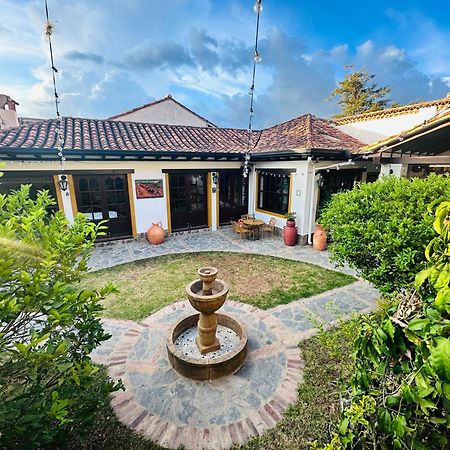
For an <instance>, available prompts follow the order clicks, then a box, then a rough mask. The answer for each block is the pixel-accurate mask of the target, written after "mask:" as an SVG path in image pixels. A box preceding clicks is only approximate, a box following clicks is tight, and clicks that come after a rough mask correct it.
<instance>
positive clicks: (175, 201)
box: [169, 173, 208, 231]
mask: <svg viewBox="0 0 450 450" xmlns="http://www.w3.org/2000/svg"><path fill="white" fill-rule="evenodd" d="M206 177H207V173H169V192H170V218H171V224H172V230H173V231H184V230H191V229H195V228H204V227H207V226H208V202H207V200H208V199H207V192H206V188H207V182H206Z"/></svg>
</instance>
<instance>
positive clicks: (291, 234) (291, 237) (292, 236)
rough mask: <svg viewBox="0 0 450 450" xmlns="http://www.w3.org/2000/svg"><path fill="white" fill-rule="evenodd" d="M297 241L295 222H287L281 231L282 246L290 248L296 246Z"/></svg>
mask: <svg viewBox="0 0 450 450" xmlns="http://www.w3.org/2000/svg"><path fill="white" fill-rule="evenodd" d="M297 239H298V229H297V227H296V226H295V220H287V221H286V226H285V227H284V230H283V240H284V245H288V246H289V247H292V246H293V245H295V244H297Z"/></svg>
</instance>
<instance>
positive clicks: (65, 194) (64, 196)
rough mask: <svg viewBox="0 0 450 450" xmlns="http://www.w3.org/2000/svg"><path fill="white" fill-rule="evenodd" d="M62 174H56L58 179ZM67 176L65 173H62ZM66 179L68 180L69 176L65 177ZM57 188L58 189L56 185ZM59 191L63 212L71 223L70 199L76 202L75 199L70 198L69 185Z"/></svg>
mask: <svg viewBox="0 0 450 450" xmlns="http://www.w3.org/2000/svg"><path fill="white" fill-rule="evenodd" d="M62 176H63V175H58V180H61V177H62ZM64 176H66V177H67V175H64ZM66 181H67V182H69V177H67V178H66ZM57 189H60V187H59V186H58V187H57ZM60 192H61V200H62V204H63V209H64V214H65V215H66V217H67V219H68V220H69V222H70V223H73V216H74V214H73V209H72V201H73V202H74V203H75V204H76V199H75V198H74V199H72V198H71V196H70V189H69V186H67V189H66V190H65V191H60Z"/></svg>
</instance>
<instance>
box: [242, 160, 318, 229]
mask: <svg viewBox="0 0 450 450" xmlns="http://www.w3.org/2000/svg"><path fill="white" fill-rule="evenodd" d="M312 167H313V166H312V164H311V163H310V162H308V161H279V162H278V161H276V162H275V161H274V162H261V163H257V164H256V166H255V169H256V170H258V169H261V170H263V169H267V170H269V169H286V170H294V172H292V173H291V191H290V196H291V197H290V203H291V212H295V213H296V214H297V219H296V225H297V228H298V234H299V235H302V236H304V235H306V234H308V230H309V228H310V227H309V221H310V214H309V206H310V204H311V198H310V196H311V183H312V182H311V177H312ZM251 186H252V191H253V192H254V194H253V196H252V197H250V201H251V202H252V203H253V208H255V207H256V176H254V174H253V177H252V180H251ZM249 209H250V208H249ZM254 211H255V217H257V218H258V219H261V220H264V221H265V222H268V221H269V220H270V218H271V217H274V218H275V219H276V221H277V222H276V226H277V227H279V228H283V227H284V225H285V219H284V218H281V217H276V216H274V215H271V214H268V213H264V212H261V211H257V210H256V208H255V209H254Z"/></svg>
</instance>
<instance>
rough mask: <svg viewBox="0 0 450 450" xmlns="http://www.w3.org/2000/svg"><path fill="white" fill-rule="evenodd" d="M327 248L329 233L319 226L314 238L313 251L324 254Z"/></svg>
mask: <svg viewBox="0 0 450 450" xmlns="http://www.w3.org/2000/svg"><path fill="white" fill-rule="evenodd" d="M326 248H327V233H325V230H324V229H323V226H322V225H319V224H317V225H316V230H315V231H314V236H313V249H314V250H318V251H320V252H323V251H324V250H325V249H326Z"/></svg>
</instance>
